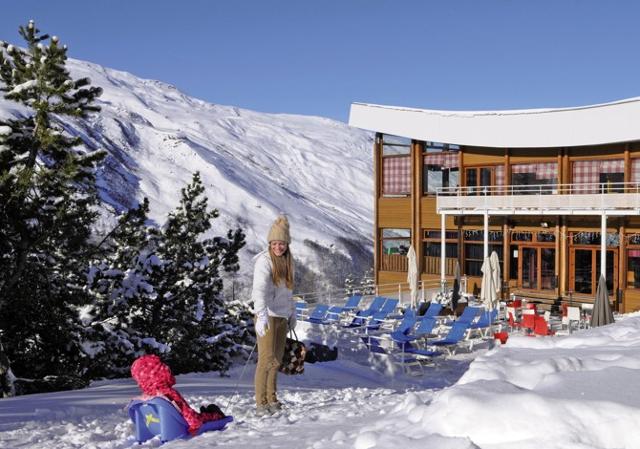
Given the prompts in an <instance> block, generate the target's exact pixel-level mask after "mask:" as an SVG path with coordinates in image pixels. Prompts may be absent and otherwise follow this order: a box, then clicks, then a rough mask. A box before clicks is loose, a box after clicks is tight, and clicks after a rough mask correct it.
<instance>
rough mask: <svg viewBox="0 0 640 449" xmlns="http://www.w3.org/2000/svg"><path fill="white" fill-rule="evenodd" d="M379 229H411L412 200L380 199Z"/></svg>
mask: <svg viewBox="0 0 640 449" xmlns="http://www.w3.org/2000/svg"><path fill="white" fill-rule="evenodd" d="M378 227H379V228H407V229H411V198H410V197H407V198H379V199H378Z"/></svg>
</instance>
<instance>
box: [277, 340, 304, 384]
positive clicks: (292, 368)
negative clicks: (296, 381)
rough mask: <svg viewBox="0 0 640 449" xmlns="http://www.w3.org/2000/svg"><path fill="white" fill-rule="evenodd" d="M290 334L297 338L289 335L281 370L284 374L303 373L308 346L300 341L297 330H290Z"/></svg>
mask: <svg viewBox="0 0 640 449" xmlns="http://www.w3.org/2000/svg"><path fill="white" fill-rule="evenodd" d="M289 335H290V336H293V337H295V339H294V338H290V337H287V342H286V343H285V345H284V355H283V356H282V363H281V364H280V369H279V371H280V372H281V373H283V374H303V373H304V357H305V355H306V353H307V348H306V346H305V345H304V343H302V342H301V341H298V336H297V335H296V334H295V332H290V333H289Z"/></svg>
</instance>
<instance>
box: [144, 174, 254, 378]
mask: <svg viewBox="0 0 640 449" xmlns="http://www.w3.org/2000/svg"><path fill="white" fill-rule="evenodd" d="M207 203H208V200H207V197H206V196H205V195H204V186H203V185H202V181H201V179H200V174H199V173H195V174H194V175H193V179H192V182H191V183H190V184H189V185H188V186H186V187H185V188H184V189H182V198H181V201H180V205H179V206H178V207H177V208H176V209H175V210H174V211H173V212H172V213H171V214H169V218H168V220H167V222H166V224H165V225H164V226H163V229H162V230H161V239H160V240H159V244H158V246H157V248H156V255H157V257H158V258H159V259H160V261H161V266H162V269H161V270H155V271H154V272H153V274H152V276H151V279H152V285H154V287H155V291H156V294H157V298H156V300H155V301H154V302H153V303H152V310H151V311H150V312H151V313H150V319H149V320H148V321H147V322H146V323H139V325H140V326H142V325H143V324H146V325H147V327H146V329H145V332H146V333H147V334H148V335H149V336H152V337H154V338H156V340H157V341H162V342H164V343H166V344H167V345H169V346H170V348H171V351H170V353H169V359H170V360H169V361H170V363H171V366H172V368H173V369H175V370H176V371H177V372H187V371H208V370H220V371H222V372H224V371H225V370H227V369H228V367H229V365H230V363H231V357H232V355H233V352H234V349H235V347H236V344H237V338H238V333H239V332H242V331H241V329H239V328H238V323H237V322H236V320H235V319H234V318H233V317H232V316H231V315H229V314H228V310H227V307H228V305H227V304H225V302H224V300H223V298H222V295H221V292H222V286H223V285H222V284H223V283H222V273H221V271H227V272H231V271H237V270H238V268H239V266H238V255H237V253H238V251H239V250H240V248H242V247H243V246H244V244H245V242H244V234H243V232H242V231H241V230H240V229H236V230H235V231H231V230H230V231H229V232H228V234H227V236H226V238H224V237H205V236H206V235H207V234H208V233H209V231H210V230H211V226H212V224H211V222H212V220H213V219H215V218H217V217H218V215H219V213H218V210H217V209H213V210H207Z"/></svg>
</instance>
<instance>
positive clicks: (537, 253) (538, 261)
mask: <svg viewBox="0 0 640 449" xmlns="http://www.w3.org/2000/svg"><path fill="white" fill-rule="evenodd" d="M515 254H518V255H519V256H520V257H517V259H516V258H514V259H512V261H513V260H517V263H518V286H519V287H520V288H526V289H531V290H553V289H555V288H556V250H555V248H547V247H543V246H522V245H520V246H518V251H517V253H514V255H515Z"/></svg>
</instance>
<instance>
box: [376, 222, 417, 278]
mask: <svg viewBox="0 0 640 449" xmlns="http://www.w3.org/2000/svg"><path fill="white" fill-rule="evenodd" d="M381 237H382V239H381V243H382V244H381V245H380V247H381V249H382V255H381V256H382V257H381V260H380V261H381V269H382V270H383V271H407V268H408V261H407V253H408V252H409V246H411V230H410V229H391V228H388V229H383V230H382V235H381Z"/></svg>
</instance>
